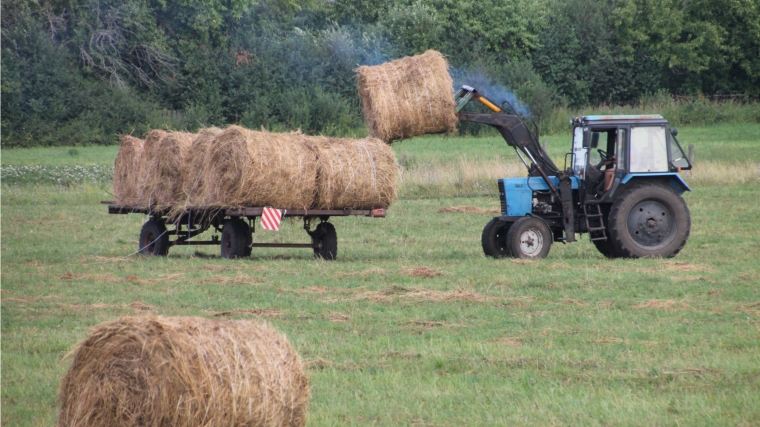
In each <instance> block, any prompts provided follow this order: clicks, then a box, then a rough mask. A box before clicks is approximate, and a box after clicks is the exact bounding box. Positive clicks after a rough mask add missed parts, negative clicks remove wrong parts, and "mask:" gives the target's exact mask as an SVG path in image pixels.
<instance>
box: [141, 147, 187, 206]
mask: <svg viewBox="0 0 760 427" xmlns="http://www.w3.org/2000/svg"><path fill="white" fill-rule="evenodd" d="M193 139H195V135H194V134H192V133H185V132H172V133H168V134H166V135H165V136H164V137H163V138H161V141H159V143H158V145H157V149H156V151H155V153H154V155H153V157H152V159H151V163H150V167H149V169H148V175H147V177H146V181H145V187H144V188H143V191H144V193H145V194H147V195H148V198H147V202H148V203H147V204H148V205H149V206H158V207H170V206H174V205H176V204H178V203H179V202H180V201H183V199H184V198H183V197H182V175H181V170H182V168H183V167H184V164H185V163H186V161H187V153H188V152H189V151H190V144H192V142H193Z"/></svg>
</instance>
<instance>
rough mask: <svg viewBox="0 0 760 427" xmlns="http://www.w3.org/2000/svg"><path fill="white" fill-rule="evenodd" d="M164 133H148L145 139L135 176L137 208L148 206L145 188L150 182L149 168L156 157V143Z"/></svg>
mask: <svg viewBox="0 0 760 427" xmlns="http://www.w3.org/2000/svg"><path fill="white" fill-rule="evenodd" d="M166 134H167V133H166V132H164V131H162V130H158V129H155V130H152V131H150V132H148V136H146V137H145V145H144V146H143V152H142V156H141V157H140V173H139V174H138V176H137V181H136V183H135V184H136V186H137V190H136V191H137V201H136V203H135V204H136V205H137V206H139V207H146V206H148V203H149V200H150V191H148V189H147V186H148V182H149V180H150V168H151V166H152V164H153V160H154V159H155V158H156V156H157V155H158V143H159V142H160V141H161V139H162V138H163V137H164V136H166Z"/></svg>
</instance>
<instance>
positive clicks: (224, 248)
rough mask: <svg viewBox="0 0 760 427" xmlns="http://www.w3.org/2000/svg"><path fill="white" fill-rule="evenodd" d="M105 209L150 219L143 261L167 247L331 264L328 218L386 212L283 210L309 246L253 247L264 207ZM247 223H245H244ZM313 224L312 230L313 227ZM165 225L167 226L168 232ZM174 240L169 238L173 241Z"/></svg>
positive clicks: (333, 240) (334, 249)
mask: <svg viewBox="0 0 760 427" xmlns="http://www.w3.org/2000/svg"><path fill="white" fill-rule="evenodd" d="M100 203H101V204H105V205H108V214H109V215H128V214H144V215H148V216H149V219H148V220H147V221H146V222H145V223H144V224H143V227H142V230H141V231H140V241H139V250H138V252H139V253H140V254H143V255H148V256H165V255H167V254H168V252H169V248H170V247H172V246H185V245H220V248H221V255H222V257H223V258H229V259H232V258H240V257H245V256H250V255H251V252H252V249H253V248H311V249H312V250H313V251H314V256H315V257H316V258H321V259H325V260H335V259H336V258H337V253H338V240H337V234H336V232H335V227H334V226H333V224H332V223H329V222H328V220H329V219H330V217H347V216H365V217H370V218H385V216H386V207H384V206H377V207H375V208H373V209H353V208H344V209H287V210H285V211H284V214H283V218H302V219H303V228H304V230H306V233H307V234H308V235H309V237H310V238H311V242H310V243H256V242H254V241H253V234H254V233H255V232H256V219H257V218H259V217H260V216H261V215H262V213H263V211H264V207H224V206H221V207H220V206H214V207H211V206H187V207H185V208H183V209H182V213H179V214H172V209H171V208H169V207H155V206H153V207H147V208H145V207H137V206H127V205H119V204H116V202H113V201H101V202H100ZM243 218H245V220H247V223H246V221H245V220H243ZM316 222H318V224H317V225H316V227H315V229H314V230H312V225H313V224H314V223H316ZM167 226H169V227H172V228H171V229H170V228H167ZM212 227H213V229H214V230H215V231H216V232H217V233H221V238H220V237H219V236H218V235H217V234H214V235H213V236H211V239H210V240H190V239H192V238H193V237H195V236H198V235H200V234H202V233H204V232H206V231H207V230H208V229H209V228H212ZM172 237H173V239H172Z"/></svg>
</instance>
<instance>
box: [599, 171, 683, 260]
mask: <svg viewBox="0 0 760 427" xmlns="http://www.w3.org/2000/svg"><path fill="white" fill-rule="evenodd" d="M609 230H610V237H611V238H612V245H613V247H614V250H615V252H616V253H617V254H618V255H619V256H621V257H626V258H643V257H665V258H671V257H674V256H676V254H678V252H680V251H681V249H683V247H684V245H686V240H687V239H688V238H689V233H690V231H691V215H690V213H689V208H688V207H687V206H686V202H685V201H684V200H683V198H681V196H679V195H678V194H676V193H675V192H673V191H672V190H671V189H670V188H668V187H665V186H662V185H657V184H646V185H641V186H637V187H634V188H631V189H630V190H628V191H626V192H625V193H623V194H622V195H621V196H620V198H618V200H617V201H616V202H615V203H614V204H613V205H612V210H610V216H609Z"/></svg>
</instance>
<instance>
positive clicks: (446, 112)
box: [357, 50, 457, 143]
mask: <svg viewBox="0 0 760 427" xmlns="http://www.w3.org/2000/svg"><path fill="white" fill-rule="evenodd" d="M448 68H449V65H448V62H447V61H446V59H445V58H444V57H443V55H441V53H440V52H437V51H435V50H428V51H427V52H425V53H423V54H422V55H417V56H408V57H405V58H402V59H397V60H395V61H391V62H386V63H385V64H380V65H375V66H362V67H359V69H358V70H357V77H358V84H359V96H360V97H361V99H362V103H363V106H364V119H365V122H366V123H367V127H368V128H369V131H370V132H371V133H372V134H373V135H375V136H377V137H378V138H380V139H382V140H383V141H385V142H389V143H390V142H391V141H393V140H397V139H404V138H410V137H412V136H417V135H423V134H427V133H444V132H447V133H455V132H456V125H457V116H456V113H455V112H454V108H455V104H454V96H453V95H454V93H453V81H452V80H451V76H449V71H448Z"/></svg>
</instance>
